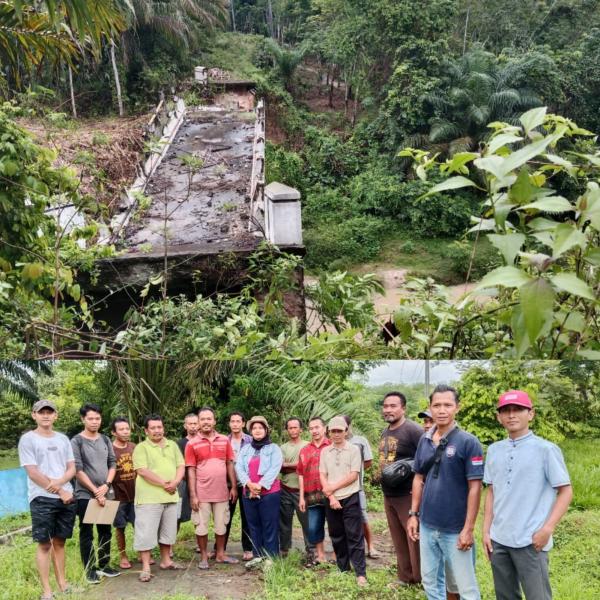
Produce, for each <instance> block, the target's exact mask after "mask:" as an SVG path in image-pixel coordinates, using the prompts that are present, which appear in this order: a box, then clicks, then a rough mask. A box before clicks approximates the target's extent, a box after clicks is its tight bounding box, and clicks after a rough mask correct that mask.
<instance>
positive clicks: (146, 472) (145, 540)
mask: <svg viewBox="0 0 600 600" xmlns="http://www.w3.org/2000/svg"><path fill="white" fill-rule="evenodd" d="M144 431H145V432H146V436H147V438H146V440H145V441H144V442H142V443H141V444H138V445H137V446H136V447H135V450H134V451H133V468H134V469H135V471H136V473H137V478H136V480H135V535H134V542H133V546H134V548H135V549H136V550H137V551H138V552H139V553H140V556H141V559H142V572H141V573H140V576H139V580H140V581H143V582H147V581H150V578H151V577H152V573H151V571H150V553H151V551H152V549H153V548H155V547H156V545H157V543H158V545H159V547H160V565H159V566H160V568H161V569H178V568H181V567H180V566H179V565H177V564H176V563H174V562H173V561H172V559H171V557H170V556H169V551H170V549H171V546H172V545H173V544H175V539H176V537H177V502H178V501H179V494H178V493H177V486H178V485H179V483H180V482H181V480H182V479H183V475H184V473H185V463H184V460H183V456H182V455H181V451H180V450H179V446H178V445H177V443H176V442H172V441H171V440H168V439H167V438H165V430H164V425H163V420H162V417H161V416H160V415H149V416H147V417H146V419H145V421H144Z"/></svg>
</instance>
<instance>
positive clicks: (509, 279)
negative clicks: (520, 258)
mask: <svg viewBox="0 0 600 600" xmlns="http://www.w3.org/2000/svg"><path fill="white" fill-rule="evenodd" d="M529 281H531V277H530V276H529V275H528V274H527V273H525V271H522V270H521V269H517V267H511V266H506V267H498V268H497V269H494V270H493V271H490V272H489V273H488V274H487V275H486V276H485V277H484V278H483V279H482V280H481V281H480V282H479V283H478V284H477V286H476V287H475V289H476V290H480V289H484V288H489V287H496V286H498V285H500V286H503V287H516V288H520V287H521V286H522V285H525V284H526V283H528V282H529Z"/></svg>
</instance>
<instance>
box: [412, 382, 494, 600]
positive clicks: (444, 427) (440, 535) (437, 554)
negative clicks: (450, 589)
mask: <svg viewBox="0 0 600 600" xmlns="http://www.w3.org/2000/svg"><path fill="white" fill-rule="evenodd" d="M429 402H430V404H429V410H430V411H431V416H432V418H433V421H434V423H435V425H434V427H433V428H432V429H430V430H429V431H428V432H427V433H426V434H425V435H424V436H423V437H422V438H421V440H420V441H419V445H418V447H417V453H416V455H415V462H414V465H413V470H414V472H415V478H414V480H413V488H412V503H411V509H410V511H409V515H410V518H409V520H408V524H407V529H408V534H409V536H410V538H411V539H412V540H415V541H416V540H420V550H421V579H422V582H423V587H424V588H425V593H426V594H427V598H428V600H445V599H446V585H445V580H444V570H445V569H446V570H447V571H448V573H449V574H450V575H451V576H452V578H453V581H454V584H455V585H456V588H457V591H458V593H459V594H460V597H461V599H462V600H480V594H479V588H478V586H477V579H476V578H475V568H474V563H473V552H474V550H473V530H474V528H475V520H476V519H477V512H478V510H479V500H480V497H481V480H482V478H483V449H482V447H481V444H480V443H479V440H478V439H477V438H476V437H475V436H473V435H471V434H470V433H467V432H466V431H463V430H462V429H459V428H458V426H457V425H456V422H455V420H454V419H455V416H456V413H457V412H458V410H459V402H458V393H457V392H456V390H455V389H454V388H451V387H449V386H445V385H438V386H437V387H436V388H435V389H434V390H433V393H432V394H431V396H430V398H429Z"/></svg>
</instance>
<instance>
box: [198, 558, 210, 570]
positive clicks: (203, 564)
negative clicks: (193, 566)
mask: <svg viewBox="0 0 600 600" xmlns="http://www.w3.org/2000/svg"><path fill="white" fill-rule="evenodd" d="M198 568H199V569H202V570H203V571H206V570H207V569H208V568H209V566H208V561H207V560H201V561H200V562H199V563H198Z"/></svg>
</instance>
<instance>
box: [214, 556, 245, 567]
mask: <svg viewBox="0 0 600 600" xmlns="http://www.w3.org/2000/svg"><path fill="white" fill-rule="evenodd" d="M216 562H217V564H220V565H237V564H238V563H239V562H240V561H239V560H238V559H237V558H234V557H233V556H226V557H225V558H224V559H223V560H217V561H216Z"/></svg>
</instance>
